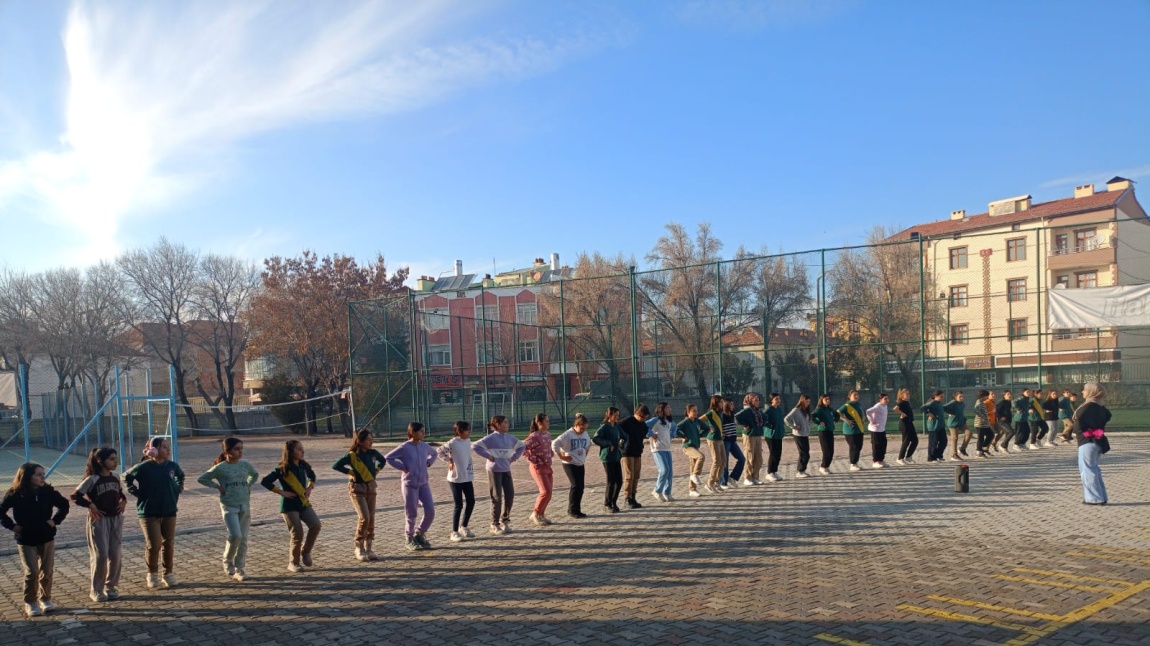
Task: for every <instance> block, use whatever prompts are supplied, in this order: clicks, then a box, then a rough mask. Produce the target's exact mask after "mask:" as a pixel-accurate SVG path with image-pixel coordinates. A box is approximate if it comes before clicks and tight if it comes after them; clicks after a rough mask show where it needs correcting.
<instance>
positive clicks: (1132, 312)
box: [1047, 284, 1150, 330]
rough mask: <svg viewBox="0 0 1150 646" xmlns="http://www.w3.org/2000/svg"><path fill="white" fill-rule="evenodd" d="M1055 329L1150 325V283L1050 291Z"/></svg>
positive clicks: (1050, 324)
mask: <svg viewBox="0 0 1150 646" xmlns="http://www.w3.org/2000/svg"><path fill="white" fill-rule="evenodd" d="M1047 295H1048V297H1049V302H1050V316H1048V317H1047V321H1048V323H1049V327H1050V329H1052V330H1064V329H1075V328H1087V327H1089V328H1096V327H1114V326H1148V325H1150V284H1147V285H1124V286H1121V287H1090V288H1083V289H1063V288H1056V289H1051V290H1049V291H1047Z"/></svg>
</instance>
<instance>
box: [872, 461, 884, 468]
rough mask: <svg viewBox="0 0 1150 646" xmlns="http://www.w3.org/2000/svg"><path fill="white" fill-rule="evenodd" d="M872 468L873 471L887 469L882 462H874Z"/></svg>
mask: <svg viewBox="0 0 1150 646" xmlns="http://www.w3.org/2000/svg"><path fill="white" fill-rule="evenodd" d="M870 466H871V468H872V469H885V468H886V465H885V464H883V463H882V462H872V463H871V465H870Z"/></svg>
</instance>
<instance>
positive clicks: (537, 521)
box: [527, 512, 543, 527]
mask: <svg viewBox="0 0 1150 646" xmlns="http://www.w3.org/2000/svg"><path fill="white" fill-rule="evenodd" d="M527 519H528V520H530V521H531V524H532V525H535V526H536V527H542V526H543V519H542V518H541V517H540V516H539V514H536V513H535V512H531V515H530V516H528V517H527Z"/></svg>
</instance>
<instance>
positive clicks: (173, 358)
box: [116, 238, 200, 435]
mask: <svg viewBox="0 0 1150 646" xmlns="http://www.w3.org/2000/svg"><path fill="white" fill-rule="evenodd" d="M116 262H117V265H118V266H119V268H120V271H121V272H123V274H124V277H125V278H126V281H127V284H128V285H129V286H130V288H131V290H130V291H131V294H132V297H133V298H132V303H131V308H130V309H129V311H128V313H127V315H126V316H125V319H126V320H127V322H128V323H129V324H131V326H132V327H133V328H134V329H135V331H136V332H137V333H138V334H139V336H140V341H141V343H142V345H143V347H144V349H145V350H146V351H147V352H148V353H149V354H152V355H154V356H156V357H158V358H159V359H161V360H162V361H165V362H167V363H169V364H171V365H172V367H173V368H174V369H175V372H176V393H175V395H176V397H177V400H178V401H179V402H180V404H182V406H181V407H182V408H183V409H184V415H185V416H186V417H187V419H188V424H189V425H190V426H191V429H192V430H191V432H192V435H195V434H196V432H197V429H198V428H199V424H198V421H197V419H196V413H195V411H194V410H192V407H191V405H190V402H189V400H188V389H187V381H188V377H189V374H191V373H193V372H194V370H193V368H194V366H192V365H189V364H190V362H189V360H188V358H187V354H186V352H187V349H188V346H189V340H188V337H189V335H190V326H189V325H188V323H189V321H191V320H192V319H193V318H194V316H195V294H196V290H197V289H198V287H199V282H200V262H199V257H198V255H197V254H196V252H194V251H191V250H189V249H188V248H187V247H185V246H183V245H181V244H177V243H173V242H170V241H169V240H168V239H167V238H160V240H159V241H158V242H156V244H155V245H153V246H152V247H150V248H148V249H135V250H133V251H129V252H128V253H125V254H124V255H122V256H120V258H119V259H117V261H116Z"/></svg>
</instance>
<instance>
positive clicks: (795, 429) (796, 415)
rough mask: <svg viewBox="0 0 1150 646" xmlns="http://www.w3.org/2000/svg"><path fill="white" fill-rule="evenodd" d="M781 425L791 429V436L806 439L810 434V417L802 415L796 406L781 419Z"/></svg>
mask: <svg viewBox="0 0 1150 646" xmlns="http://www.w3.org/2000/svg"><path fill="white" fill-rule="evenodd" d="M783 423H784V424H786V425H787V428H789V429H791V435H796V436H798V437H808V436H809V435H810V434H811V416H810V415H808V414H806V413H804V412H803V410H802V409H801V408H799V407H798V406H795V407H794V408H792V409H791V412H789V413H787V416H786V417H784V418H783Z"/></svg>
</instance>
